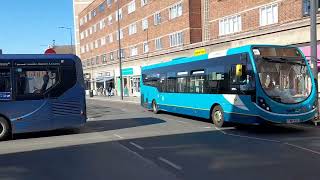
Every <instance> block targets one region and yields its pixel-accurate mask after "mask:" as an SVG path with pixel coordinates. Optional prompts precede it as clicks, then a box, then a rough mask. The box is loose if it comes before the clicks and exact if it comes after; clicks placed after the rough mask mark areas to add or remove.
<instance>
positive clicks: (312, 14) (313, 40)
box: [310, 0, 319, 121]
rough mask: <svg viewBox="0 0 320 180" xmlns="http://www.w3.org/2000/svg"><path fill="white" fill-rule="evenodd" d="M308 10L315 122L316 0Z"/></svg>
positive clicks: (312, 1) (316, 68)
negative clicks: (313, 80)
mask: <svg viewBox="0 0 320 180" xmlns="http://www.w3.org/2000/svg"><path fill="white" fill-rule="evenodd" d="M310 3H311V8H310V21H311V23H310V24H311V26H310V46H311V63H312V66H313V75H314V78H315V81H316V84H317V87H316V89H317V117H316V118H317V121H318V120H319V119H318V118H319V100H318V97H319V92H318V56H317V10H318V7H317V0H311V1H310Z"/></svg>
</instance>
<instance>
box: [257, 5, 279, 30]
mask: <svg viewBox="0 0 320 180" xmlns="http://www.w3.org/2000/svg"><path fill="white" fill-rule="evenodd" d="M275 23H278V4H273V5H268V6H264V7H262V8H260V26H266V25H270V24H275Z"/></svg>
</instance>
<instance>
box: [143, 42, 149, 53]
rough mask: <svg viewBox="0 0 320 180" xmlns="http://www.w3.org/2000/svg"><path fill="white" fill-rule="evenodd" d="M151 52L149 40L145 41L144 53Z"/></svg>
mask: <svg viewBox="0 0 320 180" xmlns="http://www.w3.org/2000/svg"><path fill="white" fill-rule="evenodd" d="M148 52H149V44H148V42H143V53H148Z"/></svg>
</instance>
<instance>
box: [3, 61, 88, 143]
mask: <svg viewBox="0 0 320 180" xmlns="http://www.w3.org/2000/svg"><path fill="white" fill-rule="evenodd" d="M86 119H87V117H86V102H85V86H84V79H83V72H82V64H81V61H80V59H79V58H78V57H77V56H74V55H0V140H3V139H5V138H7V137H9V136H10V135H11V134H16V133H26V132H35V131H47V130H54V129H60V128H77V127H80V126H81V125H83V124H85V122H86Z"/></svg>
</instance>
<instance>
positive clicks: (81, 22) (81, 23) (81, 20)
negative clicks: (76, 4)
mask: <svg viewBox="0 0 320 180" xmlns="http://www.w3.org/2000/svg"><path fill="white" fill-rule="evenodd" d="M82 25H83V18H81V19H80V26H82Z"/></svg>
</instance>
